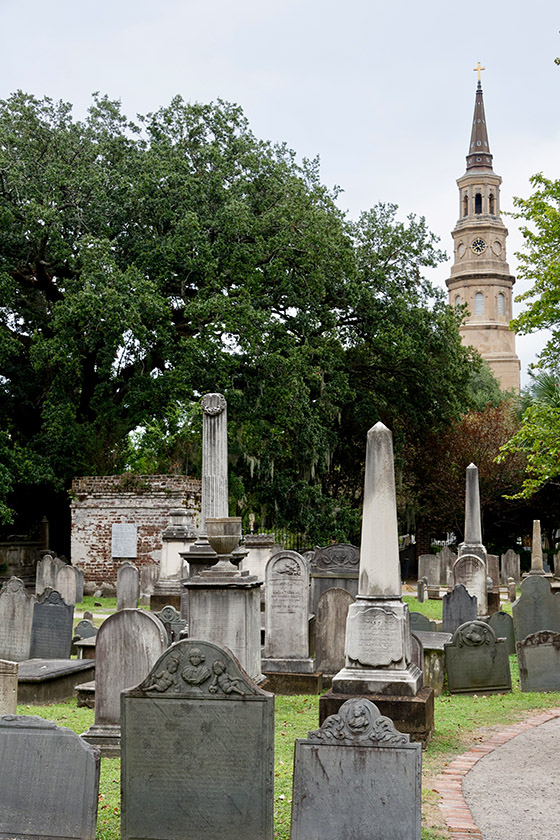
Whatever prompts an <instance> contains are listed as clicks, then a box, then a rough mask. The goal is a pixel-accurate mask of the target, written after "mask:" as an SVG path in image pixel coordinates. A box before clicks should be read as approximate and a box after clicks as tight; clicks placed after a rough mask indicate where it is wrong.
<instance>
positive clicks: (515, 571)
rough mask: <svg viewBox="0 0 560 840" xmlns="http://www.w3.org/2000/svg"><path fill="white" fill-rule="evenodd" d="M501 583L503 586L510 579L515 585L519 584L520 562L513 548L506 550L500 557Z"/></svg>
mask: <svg viewBox="0 0 560 840" xmlns="http://www.w3.org/2000/svg"><path fill="white" fill-rule="evenodd" d="M501 561H502V563H501V567H502V583H503V584H504V585H505V584H507V582H508V579H509V578H510V577H511V578H513V580H514V581H515V583H521V562H520V557H519V554H517V553H516V552H515V551H514V550H513V548H508V550H507V551H506V553H505V554H502V556H501Z"/></svg>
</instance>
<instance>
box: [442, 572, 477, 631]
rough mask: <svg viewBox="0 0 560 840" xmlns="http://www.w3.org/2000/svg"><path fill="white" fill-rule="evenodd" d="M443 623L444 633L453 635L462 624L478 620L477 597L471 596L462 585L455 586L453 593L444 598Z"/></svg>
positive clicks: (448, 593)
mask: <svg viewBox="0 0 560 840" xmlns="http://www.w3.org/2000/svg"><path fill="white" fill-rule="evenodd" d="M442 606H443V622H442V630H443V632H444V633H451V634H452V635H453V633H454V632H455V630H457V628H458V627H460V626H461V624H464V623H465V622H466V621H474V620H475V619H476V612H477V611H476V597H475V596H474V595H469V593H468V592H467V590H466V588H465V587H464V586H463V584H462V583H459V584H457V586H454V587H453V589H452V590H451V592H447V593H446V594H445V595H444V596H443V605H442Z"/></svg>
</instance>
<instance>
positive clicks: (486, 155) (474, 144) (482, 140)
mask: <svg viewBox="0 0 560 840" xmlns="http://www.w3.org/2000/svg"><path fill="white" fill-rule="evenodd" d="M471 169H492V155H491V154H490V143H489V142H488V129H487V128H486V115H485V114H484V99H483V98H482V85H481V84H480V79H479V80H478V85H477V88H476V96H475V100H474V116H473V125H472V132H471V142H470V145H469V153H468V155H467V171H469V170H471Z"/></svg>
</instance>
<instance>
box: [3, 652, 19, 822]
mask: <svg viewBox="0 0 560 840" xmlns="http://www.w3.org/2000/svg"><path fill="white" fill-rule="evenodd" d="M18 667H19V666H18V663H17V662H7V661H6V660H5V659H0V717H2V715H15V714H16V713H17V694H18V691H17V689H18ZM0 760H1V759H0ZM1 804H2V793H1V792H0V805H1Z"/></svg>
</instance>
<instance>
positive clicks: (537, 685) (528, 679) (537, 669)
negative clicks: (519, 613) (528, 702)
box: [517, 630, 560, 691]
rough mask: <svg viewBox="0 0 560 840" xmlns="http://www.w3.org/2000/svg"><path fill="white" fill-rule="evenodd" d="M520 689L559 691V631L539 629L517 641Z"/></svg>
mask: <svg viewBox="0 0 560 840" xmlns="http://www.w3.org/2000/svg"><path fill="white" fill-rule="evenodd" d="M517 661H518V662H519V681H520V683H521V691H560V633H553V632H552V631H550V630H541V631H539V632H538V633H532V634H531V635H530V636H527V637H526V638H525V639H523V641H522V642H518V643H517Z"/></svg>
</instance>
